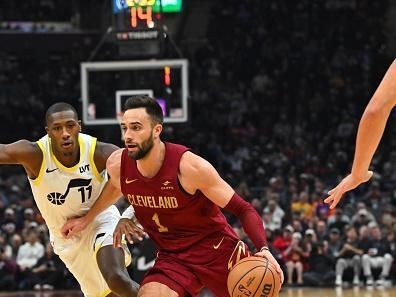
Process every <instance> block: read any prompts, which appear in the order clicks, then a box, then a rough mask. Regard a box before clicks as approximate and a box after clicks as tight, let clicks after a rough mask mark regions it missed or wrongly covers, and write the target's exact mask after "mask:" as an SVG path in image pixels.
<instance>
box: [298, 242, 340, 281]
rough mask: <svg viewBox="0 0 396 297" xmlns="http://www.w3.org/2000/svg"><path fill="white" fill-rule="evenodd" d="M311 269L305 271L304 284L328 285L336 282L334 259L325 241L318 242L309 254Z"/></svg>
mask: <svg viewBox="0 0 396 297" xmlns="http://www.w3.org/2000/svg"><path fill="white" fill-rule="evenodd" d="M308 261H309V270H308V271H307V272H304V285H307V286H315V287H318V286H328V285H330V284H332V283H333V282H334V276H335V272H334V261H333V259H332V258H331V257H330V256H329V255H328V253H327V249H326V248H325V245H324V243H322V242H319V243H317V244H316V245H315V246H314V248H313V250H312V252H311V254H310V256H309V259H308Z"/></svg>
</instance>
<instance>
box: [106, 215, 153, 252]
mask: <svg viewBox="0 0 396 297" xmlns="http://www.w3.org/2000/svg"><path fill="white" fill-rule="evenodd" d="M124 234H125V237H126V238H127V240H128V242H129V243H133V238H137V239H138V240H143V237H144V236H145V235H146V233H145V232H144V230H143V229H142V228H141V227H139V226H138V224H137V221H136V220H134V219H127V218H122V219H120V220H119V221H118V224H117V226H116V228H115V230H114V233H113V245H114V247H121V242H122V236H123V235H124Z"/></svg>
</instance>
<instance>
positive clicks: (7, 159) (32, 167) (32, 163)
mask: <svg viewBox="0 0 396 297" xmlns="http://www.w3.org/2000/svg"><path fill="white" fill-rule="evenodd" d="M42 161H43V153H42V152H41V150H40V147H39V146H38V144H37V143H35V142H30V141H28V140H19V141H16V142H13V143H10V144H0V164H19V165H22V166H23V167H24V168H25V170H26V172H27V174H28V176H29V177H30V178H32V179H34V178H36V177H37V176H38V174H39V172H40V167H41V163H42Z"/></svg>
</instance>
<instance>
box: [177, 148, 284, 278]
mask: <svg viewBox="0 0 396 297" xmlns="http://www.w3.org/2000/svg"><path fill="white" fill-rule="evenodd" d="M179 178H180V183H181V184H182V186H183V188H184V189H185V190H186V191H187V192H189V193H195V192H196V191H197V190H200V191H201V192H202V193H203V194H204V195H205V196H206V197H208V198H209V199H210V200H211V201H212V202H213V203H215V204H216V205H218V206H220V207H222V208H224V209H225V210H227V211H229V212H231V213H233V214H234V215H235V216H236V217H237V218H238V219H239V220H240V222H241V224H242V227H243V229H244V230H245V232H246V234H247V235H248V236H249V238H250V239H251V240H252V242H253V244H254V246H255V247H256V249H257V250H258V251H259V252H258V253H257V254H256V255H257V256H262V257H267V258H268V259H269V260H270V261H271V262H272V263H274V265H275V266H276V269H277V272H278V273H279V274H280V276H281V279H282V282H283V272H282V270H281V268H280V266H279V264H278V262H277V261H276V260H275V258H274V257H273V256H272V254H271V253H270V251H269V250H268V247H267V237H266V234H265V230H264V225H263V221H262V220H261V218H260V216H259V215H258V213H257V211H256V210H255V209H254V208H253V206H252V205H251V204H250V203H248V202H246V201H245V200H243V199H242V198H241V197H240V196H239V195H238V194H237V193H235V191H234V190H233V189H232V187H231V186H230V185H229V184H228V183H227V182H225V181H224V180H223V179H222V178H221V177H220V175H219V174H218V172H217V171H216V169H215V168H214V167H213V166H212V165H211V164H210V163H209V162H208V161H206V160H205V159H203V158H201V157H199V156H197V155H195V154H193V153H191V152H186V153H185V154H184V155H183V156H182V159H181V161H180V176H179Z"/></svg>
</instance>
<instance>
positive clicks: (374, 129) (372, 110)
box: [324, 61, 396, 209]
mask: <svg viewBox="0 0 396 297" xmlns="http://www.w3.org/2000/svg"><path fill="white" fill-rule="evenodd" d="M395 105H396V61H394V62H393V63H392V64H391V66H390V67H389V69H388V71H387V72H386V74H385V76H384V78H383V79H382V81H381V83H380V85H379V86H378V88H377V90H376V91H375V93H374V95H373V97H372V98H371V100H370V102H369V103H368V105H367V107H366V109H365V111H364V113H363V116H362V118H361V120H360V124H359V128H358V132H357V138H356V148H355V156H354V159H353V165H352V170H351V173H350V174H349V175H348V176H346V177H345V178H344V179H343V180H342V181H341V182H340V183H339V184H338V185H337V186H336V187H335V188H334V189H332V190H331V191H329V195H330V196H329V197H327V198H326V199H325V200H324V201H325V202H326V203H328V204H330V208H332V209H333V208H335V207H336V206H337V204H338V202H339V201H340V200H341V198H342V196H343V195H344V193H345V192H348V191H350V190H353V189H354V188H356V187H357V186H359V185H360V184H361V183H364V182H366V181H368V180H369V179H370V178H371V176H372V175H373V173H372V172H371V171H369V170H368V169H369V166H370V163H371V160H372V158H373V155H374V153H375V151H376V149H377V147H378V144H379V142H380V140H381V137H382V135H383V133H384V129H385V126H386V122H387V120H388V117H389V114H390V112H391V111H392V109H393V107H394V106H395Z"/></svg>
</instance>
